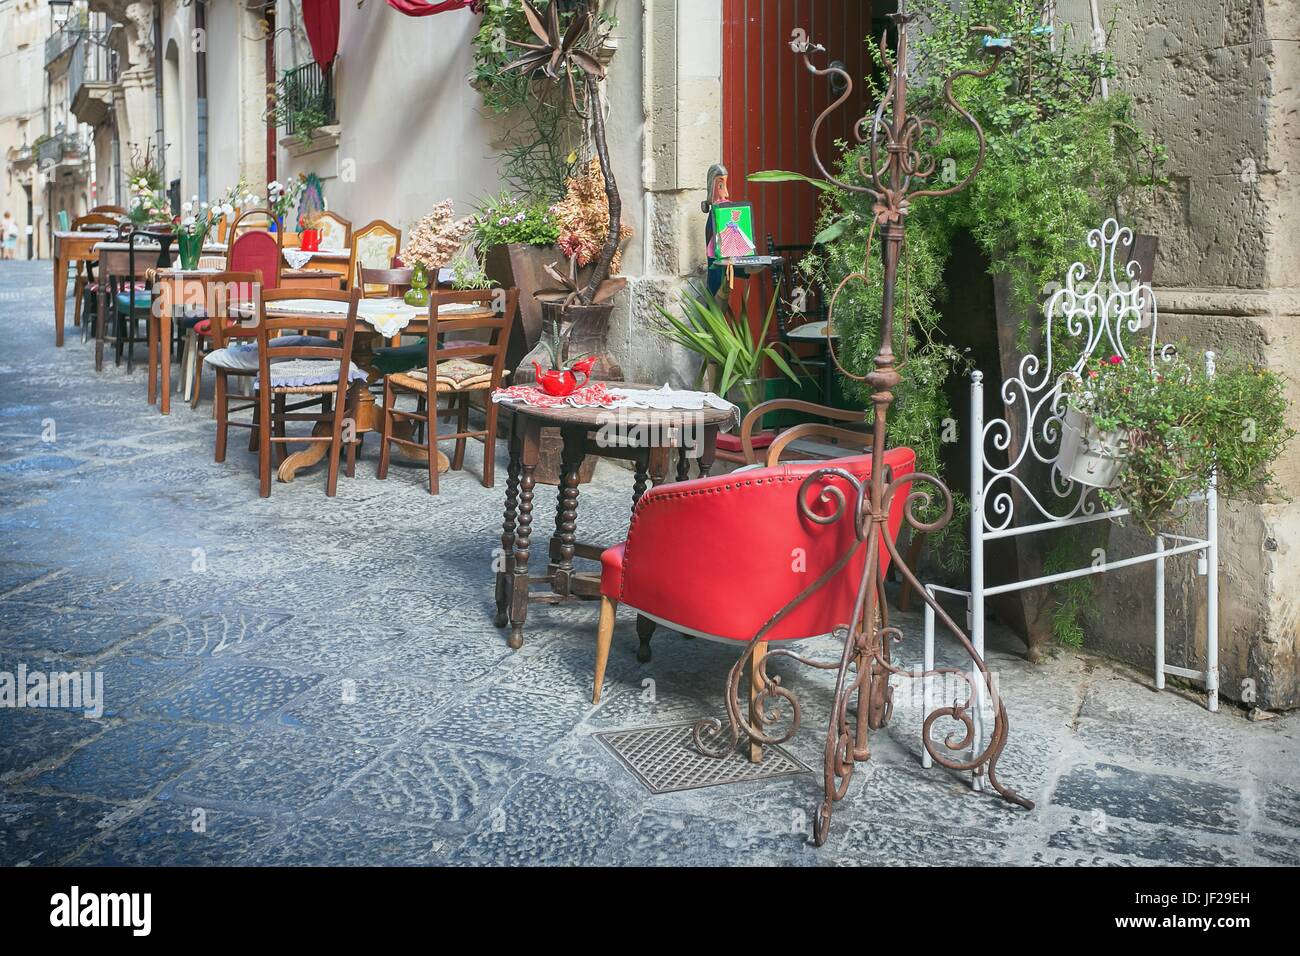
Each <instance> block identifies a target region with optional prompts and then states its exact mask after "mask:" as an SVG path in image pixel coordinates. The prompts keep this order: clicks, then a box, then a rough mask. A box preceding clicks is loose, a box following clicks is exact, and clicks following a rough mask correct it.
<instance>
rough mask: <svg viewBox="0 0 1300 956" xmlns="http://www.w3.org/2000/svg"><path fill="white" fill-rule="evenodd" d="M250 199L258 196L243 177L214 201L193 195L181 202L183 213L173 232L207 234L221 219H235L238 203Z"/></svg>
mask: <svg viewBox="0 0 1300 956" xmlns="http://www.w3.org/2000/svg"><path fill="white" fill-rule="evenodd" d="M249 201H251V202H256V201H257V197H256V196H254V195H253V194H252V193H250V192H249V191H248V183H246V182H245V181H244V180H243V179H240V180H239V182H237V183H235V185H233V186H231V187H230V188H229V189H227V190H226V192H225V195H223V196H222V197H221V198H220V199H218V200H217V201H216V202H213V203H206V202H200V201H199V197H198V196H191V197H190V199H189V201H188V202H183V203H181V214H180V216H179V217H178V218H177V219H176V220H175V221H174V222H173V223H172V232H174V233H176V235H178V236H179V235H186V236H206V235H207V234H208V232H209V231H210V230H211V229H212V227H213V226H215V225H216V224H217V222H218V221H219V220H220V219H222V218H225V219H227V220H233V219H234V218H235V216H236V208H237V206H238V204H240V203H241V202H245V203H246V202H249Z"/></svg>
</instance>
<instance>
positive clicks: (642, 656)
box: [636, 614, 655, 664]
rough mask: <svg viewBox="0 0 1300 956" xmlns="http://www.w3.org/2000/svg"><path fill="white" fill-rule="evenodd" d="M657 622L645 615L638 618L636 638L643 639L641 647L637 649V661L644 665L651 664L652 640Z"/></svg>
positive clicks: (639, 615)
mask: <svg viewBox="0 0 1300 956" xmlns="http://www.w3.org/2000/svg"><path fill="white" fill-rule="evenodd" d="M654 633H655V622H654V621H652V620H650V618H648V617H646V616H645V615H643V614H638V615H637V616H636V636H637V637H639V638H640V639H641V646H640V647H638V648H637V649H636V659H637V660H638V661H640V662H641V663H642V664H648V663H649V662H650V638H652V637H654Z"/></svg>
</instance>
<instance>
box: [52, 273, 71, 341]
mask: <svg viewBox="0 0 1300 956" xmlns="http://www.w3.org/2000/svg"><path fill="white" fill-rule="evenodd" d="M67 294H68V260H67V259H66V258H64V257H63V256H55V257H54V345H55V347H56V348H62V347H63V308H64V306H65V305H66V304H67V303H66V302H65V299H66V298H67Z"/></svg>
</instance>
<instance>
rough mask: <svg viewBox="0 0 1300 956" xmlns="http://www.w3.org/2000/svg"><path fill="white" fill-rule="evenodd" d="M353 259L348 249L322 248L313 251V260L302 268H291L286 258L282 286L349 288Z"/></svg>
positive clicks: (285, 287)
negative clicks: (349, 268)
mask: <svg viewBox="0 0 1300 956" xmlns="http://www.w3.org/2000/svg"><path fill="white" fill-rule="evenodd" d="M281 254H282V255H283V253H281ZM351 261H352V253H351V252H349V251H348V250H347V249H322V250H320V251H319V252H313V253H312V256H311V261H310V262H308V263H307V264H306V265H305V266H303V267H302V268H301V269H293V268H290V267H289V262H288V260H287V259H286V260H285V268H284V270H283V271H282V272H281V273H280V288H282V289H332V290H334V291H336V292H337V291H338V290H339V289H343V290H345V291H346V290H347V289H348V288H349V286H348V282H347V279H348V265H349V264H350V263H351Z"/></svg>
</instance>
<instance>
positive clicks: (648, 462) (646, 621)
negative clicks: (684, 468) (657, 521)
mask: <svg viewBox="0 0 1300 956" xmlns="http://www.w3.org/2000/svg"><path fill="white" fill-rule="evenodd" d="M656 451H657V449H650V448H646V449H642V450H640V451H639V452H638V453H637V456H636V462H635V464H636V477H635V479H634V480H633V482H632V510H633V511H636V506H637V502H639V501H640V500H641V496H642V495H644V494H645V492H646V479H647V478H649V477H650V474H651V468H652V462H654V467H655V468H657V469H658V471H659V477H658V479H657V480H655V484H656V485H657V484H659V482H661V481H662V480H663V475H664V473H665V472H666V471H667V470H668V459H667V457H666V453H665V454H664V455H660V456H659V457H658V458H656V456H655V452H656ZM654 633H655V622H654V621H652V620H650V618H648V617H646V616H645V615H643V614H638V615H637V616H636V636H637V637H638V638H639V639H640V641H641V643H640V646H638V647H637V649H636V659H637V660H638V661H640V662H641V663H642V664H645V663H648V662H649V660H650V638H652V637H653V636H654Z"/></svg>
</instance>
